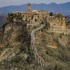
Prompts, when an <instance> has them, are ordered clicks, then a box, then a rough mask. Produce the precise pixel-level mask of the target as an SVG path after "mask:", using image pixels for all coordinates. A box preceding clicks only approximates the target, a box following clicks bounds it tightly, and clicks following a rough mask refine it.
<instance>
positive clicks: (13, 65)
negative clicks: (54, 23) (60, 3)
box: [0, 13, 70, 70]
mask: <svg viewBox="0 0 70 70" xmlns="http://www.w3.org/2000/svg"><path fill="white" fill-rule="evenodd" d="M45 23H47V22H45ZM46 26H48V27H46ZM48 29H49V25H47V24H44V25H43V24H41V25H38V26H37V27H36V28H33V30H32V32H31V35H30V33H29V32H28V31H29V30H28V28H27V22H26V21H23V17H22V15H21V14H20V13H18V14H8V17H7V21H6V23H5V24H4V25H3V26H2V27H1V28H0V70H60V69H61V70H69V69H70V54H69V53H70V37H69V36H70V35H64V34H63V33H62V34H58V33H52V32H48ZM46 64H47V65H48V64H49V65H48V67H47V66H45V65H46Z"/></svg>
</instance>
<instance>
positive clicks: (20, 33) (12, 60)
mask: <svg viewBox="0 0 70 70" xmlns="http://www.w3.org/2000/svg"><path fill="white" fill-rule="evenodd" d="M14 15H15V14H9V15H8V17H7V21H6V23H5V24H4V25H3V26H2V27H1V28H0V69H1V70H11V69H18V70H22V69H23V68H24V70H25V69H26V68H27V64H29V62H30V61H31V60H30V55H31V53H30V41H31V38H30V34H29V33H28V30H27V23H26V22H25V21H23V20H22V18H20V19H19V17H21V15H20V16H18V15H19V14H18V15H15V17H14ZM14 18H16V19H17V18H18V19H17V21H14V20H13V19H14Z"/></svg>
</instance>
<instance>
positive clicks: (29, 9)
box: [27, 3, 31, 12]
mask: <svg viewBox="0 0 70 70" xmlns="http://www.w3.org/2000/svg"><path fill="white" fill-rule="evenodd" d="M27 6H28V9H27V11H28V12H30V11H31V4H30V3H28V4H27Z"/></svg>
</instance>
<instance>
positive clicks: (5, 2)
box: [0, 0, 70, 7]
mask: <svg viewBox="0 0 70 70" xmlns="http://www.w3.org/2000/svg"><path fill="white" fill-rule="evenodd" d="M52 2H55V3H58V4H60V3H66V2H70V0H0V7H4V6H9V5H21V4H26V3H46V4H49V3H52Z"/></svg>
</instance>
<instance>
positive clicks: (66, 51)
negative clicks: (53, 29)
mask: <svg viewBox="0 0 70 70" xmlns="http://www.w3.org/2000/svg"><path fill="white" fill-rule="evenodd" d="M69 36H70V35H64V34H63V33H62V34H58V33H50V32H47V30H46V29H45V28H43V29H41V30H40V31H38V32H36V33H35V37H36V43H35V44H36V47H37V49H38V52H39V55H40V56H41V57H43V59H44V61H45V62H48V63H51V64H52V66H54V68H52V67H51V70H52V69H53V70H60V69H61V70H69V69H70V44H69V43H70V37H69Z"/></svg>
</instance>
